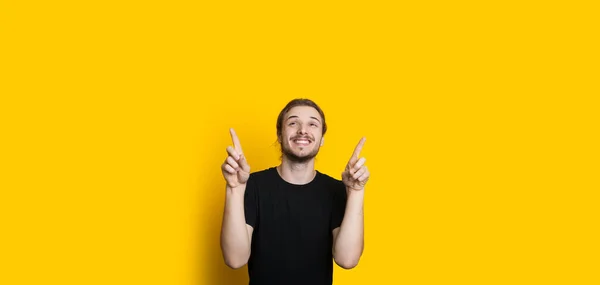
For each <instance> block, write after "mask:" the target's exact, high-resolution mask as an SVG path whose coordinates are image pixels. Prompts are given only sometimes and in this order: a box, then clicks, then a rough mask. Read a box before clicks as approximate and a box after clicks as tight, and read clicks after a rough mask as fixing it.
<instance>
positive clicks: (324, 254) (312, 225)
mask: <svg viewBox="0 0 600 285" xmlns="http://www.w3.org/2000/svg"><path fill="white" fill-rule="evenodd" d="M326 131H327V125H326V123H325V115H324V114H323V111H322V110H321V108H319V106H317V104H315V103H314V102H313V101H311V100H308V99H295V100H292V101H290V102H289V103H288V104H287V105H286V106H285V107H284V108H283V110H282V111H281V112H280V113H279V117H278V118H277V139H278V141H279V144H280V145H281V152H282V157H281V164H280V165H278V166H277V167H271V168H268V169H265V170H261V171H258V172H254V173H252V174H251V173H250V166H249V165H248V162H247V161H246V157H245V156H244V153H243V151H242V146H241V144H240V141H239V139H238V137H237V135H236V133H235V131H234V130H233V129H231V130H230V132H231V138H232V140H233V147H232V146H229V147H227V153H228V154H229V156H228V157H227V159H226V160H225V162H224V163H223V164H222V166H221V169H222V172H223V176H224V178H225V181H226V182H227V186H226V199H225V211H224V215H223V224H222V227H221V250H222V253H223V257H224V259H225V263H226V264H227V265H228V266H229V267H231V268H240V267H242V266H244V265H245V264H246V263H248V274H249V277H250V285H294V284H302V285H307V284H310V285H325V284H327V285H331V284H332V280H333V278H332V276H333V261H332V258H333V260H335V262H336V263H337V264H338V265H339V266H341V267H343V268H345V269H350V268H353V267H355V266H356V265H357V264H358V261H359V259H360V257H361V255H362V252H363V246H364V241H363V221H364V219H363V201H364V188H365V184H366V182H367V180H368V179H369V175H370V174H369V171H368V170H367V167H366V165H365V158H359V155H360V151H361V149H362V147H363V144H364V143H365V139H364V138H362V139H361V140H360V142H359V143H358V145H357V146H356V148H355V149H354V153H353V154H352V156H351V158H350V160H349V161H348V163H347V165H346V168H345V170H344V172H343V173H342V179H341V180H338V179H334V178H332V177H330V176H328V175H326V174H323V173H321V172H319V171H317V170H315V156H316V155H317V153H318V152H319V148H320V147H321V146H322V145H323V142H324V141H323V136H324V135H325V132H326Z"/></svg>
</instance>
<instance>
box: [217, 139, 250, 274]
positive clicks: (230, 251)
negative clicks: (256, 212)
mask: <svg viewBox="0 0 600 285" xmlns="http://www.w3.org/2000/svg"><path fill="white" fill-rule="evenodd" d="M230 132H231V139H232V141H233V147H231V146H228V147H227V153H228V154H229V155H228V156H227V159H225V162H224V163H223V164H222V165H221V170H222V172H223V177H224V178H225V181H226V182H227V186H226V188H225V210H224V212H223V223H222V225H221V251H222V253H223V258H224V259H225V264H227V266H229V267H231V268H234V269H237V268H240V267H242V266H244V265H245V264H246V263H248V259H249V258H250V243H251V241H252V232H253V230H254V229H253V228H252V227H251V226H249V225H247V224H246V216H245V213H244V204H245V202H244V195H245V193H246V183H247V182H248V178H249V177H250V166H249V165H248V162H247V161H246V158H245V156H244V153H243V151H242V146H241V144H240V140H239V139H238V137H237V135H236V133H235V131H234V130H233V129H230Z"/></svg>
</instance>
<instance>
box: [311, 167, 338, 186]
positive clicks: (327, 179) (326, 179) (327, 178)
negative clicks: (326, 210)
mask: <svg viewBox="0 0 600 285" xmlns="http://www.w3.org/2000/svg"><path fill="white" fill-rule="evenodd" d="M317 173H319V176H321V181H322V183H325V184H327V185H331V186H336V187H343V186H344V182H342V180H340V179H337V178H334V177H333V176H331V175H329V174H327V173H323V172H320V171H317Z"/></svg>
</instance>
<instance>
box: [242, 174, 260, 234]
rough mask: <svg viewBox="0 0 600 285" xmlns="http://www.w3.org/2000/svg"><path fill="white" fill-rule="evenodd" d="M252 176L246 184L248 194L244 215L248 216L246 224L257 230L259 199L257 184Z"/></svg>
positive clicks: (245, 194) (246, 193)
mask: <svg viewBox="0 0 600 285" xmlns="http://www.w3.org/2000/svg"><path fill="white" fill-rule="evenodd" d="M253 178H254V177H252V175H250V178H249V179H248V183H247V184H246V192H245V193H244V215H245V216H246V224H248V225H250V226H252V227H253V228H256V221H257V217H258V198H257V193H258V191H257V189H256V182H255V181H254V180H255V179H253Z"/></svg>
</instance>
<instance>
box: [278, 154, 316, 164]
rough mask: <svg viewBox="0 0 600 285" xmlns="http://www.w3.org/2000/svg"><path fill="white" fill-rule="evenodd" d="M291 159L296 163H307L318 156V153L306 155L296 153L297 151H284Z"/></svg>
mask: <svg viewBox="0 0 600 285" xmlns="http://www.w3.org/2000/svg"><path fill="white" fill-rule="evenodd" d="M283 155H284V156H285V157H286V158H287V159H288V160H289V161H292V162H296V163H305V162H308V161H310V160H311V159H313V158H315V156H317V153H310V154H306V155H296V154H295V153H284V154H283Z"/></svg>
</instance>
